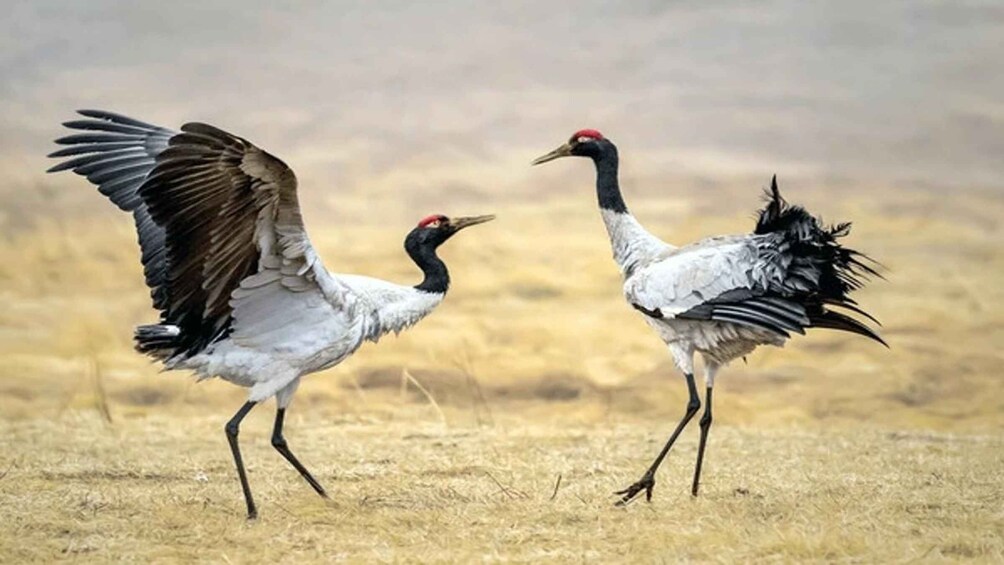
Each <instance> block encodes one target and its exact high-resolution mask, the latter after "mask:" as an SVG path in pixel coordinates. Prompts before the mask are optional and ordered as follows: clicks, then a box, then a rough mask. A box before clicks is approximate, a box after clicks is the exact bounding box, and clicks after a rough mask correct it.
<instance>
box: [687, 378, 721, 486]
mask: <svg viewBox="0 0 1004 565" xmlns="http://www.w3.org/2000/svg"><path fill="white" fill-rule="evenodd" d="M705 373H706V374H705V377H704V379H705V383H706V384H707V387H708V388H707V392H706V395H707V396H706V397H705V399H704V414H703V415H702V416H701V421H700V424H701V441H700V443H699V444H698V446H697V465H695V466H694V484H693V485H692V486H691V488H690V494H692V495H693V496H697V489H698V487H699V486H700V484H701V466H702V465H703V464H704V447H705V446H706V445H707V443H708V431H709V430H711V421H712V417H711V393H712V392H713V391H714V390H715V375H716V374H717V373H718V365H717V364H709V363H705Z"/></svg>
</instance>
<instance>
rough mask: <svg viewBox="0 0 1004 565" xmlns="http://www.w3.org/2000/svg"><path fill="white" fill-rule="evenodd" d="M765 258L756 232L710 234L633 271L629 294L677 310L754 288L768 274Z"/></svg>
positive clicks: (666, 311) (647, 304)
mask: <svg viewBox="0 0 1004 565" xmlns="http://www.w3.org/2000/svg"><path fill="white" fill-rule="evenodd" d="M761 263H762V261H761V260H760V259H759V257H758V251H757V245H756V243H755V242H754V241H753V240H752V237H750V236H731V237H721V238H713V239H708V240H704V241H701V242H699V243H696V244H694V245H690V246H687V247H682V248H680V249H679V250H677V251H675V252H673V253H671V254H670V255H669V256H667V257H666V258H665V259H662V260H661V261H657V262H654V263H652V264H650V265H648V266H646V267H643V268H641V269H639V270H638V271H636V272H635V273H633V274H632V276H631V277H629V278H628V279H627V280H626V281H625V282H624V296H625V298H627V300H628V302H630V303H632V304H637V305H639V306H642V307H644V308H646V309H648V310H651V311H654V310H657V309H658V310H659V311H661V312H662V314H663V315H664V316H667V317H670V316H675V315H676V314H679V313H681V312H686V311H687V310H690V309H691V308H693V307H695V306H697V305H698V304H701V303H704V302H706V301H708V300H711V299H713V298H715V297H716V296H719V295H721V294H724V293H725V292H728V291H730V290H734V289H738V288H753V287H754V286H756V285H757V284H759V283H760V281H758V280H757V279H758V278H760V276H763V275H760V273H759V271H762V270H763V269H762V266H763V265H762V264H761ZM758 275H760V276H758Z"/></svg>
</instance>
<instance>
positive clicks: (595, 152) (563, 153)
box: [530, 129, 613, 165]
mask: <svg viewBox="0 0 1004 565" xmlns="http://www.w3.org/2000/svg"><path fill="white" fill-rule="evenodd" d="M612 147H613V143H611V142H610V140H609V139H607V138H605V137H603V134H602V133H600V132H598V131H596V130H594V129H581V130H579V131H577V132H575V133H573V134H572V137H570V138H569V139H568V141H567V142H566V143H564V144H563V145H562V146H561V147H558V148H557V149H555V150H554V151H551V152H550V153H548V154H547V155H541V156H540V157H537V158H536V159H534V160H533V162H532V163H530V164H531V165H540V164H542V163H547V162H548V161H553V160H555V159H560V158H561V157H590V158H592V159H597V158H599V157H601V156H603V155H604V154H605V153H606V152H608V151H609V150H610V149H611V148H612Z"/></svg>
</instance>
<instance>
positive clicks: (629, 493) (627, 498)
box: [614, 473, 655, 506]
mask: <svg viewBox="0 0 1004 565" xmlns="http://www.w3.org/2000/svg"><path fill="white" fill-rule="evenodd" d="M654 488H655V477H653V476H652V475H650V474H648V473H646V474H645V476H644V477H642V478H641V480H639V481H638V482H636V483H635V484H633V485H631V486H629V487H628V488H626V489H624V490H619V491H617V492H615V493H614V494H621V495H623V496H622V497H621V499H620V500H618V501H617V506H626V505H627V503H629V502H631V500H632V499H634V497H636V496H638V493H640V492H641V491H643V490H644V491H645V501H646V502H652V489H654Z"/></svg>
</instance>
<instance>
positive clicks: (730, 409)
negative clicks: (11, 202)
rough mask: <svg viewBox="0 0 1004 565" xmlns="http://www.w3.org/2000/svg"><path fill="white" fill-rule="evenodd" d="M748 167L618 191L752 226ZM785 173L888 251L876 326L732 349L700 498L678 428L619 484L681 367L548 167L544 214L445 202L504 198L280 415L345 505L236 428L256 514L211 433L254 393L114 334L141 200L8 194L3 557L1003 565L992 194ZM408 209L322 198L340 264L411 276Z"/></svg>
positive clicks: (645, 445) (678, 392)
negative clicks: (663, 462)
mask: <svg viewBox="0 0 1004 565" xmlns="http://www.w3.org/2000/svg"><path fill="white" fill-rule="evenodd" d="M76 182H82V181H79V180H77V181H76ZM748 186H749V185H748V184H747V185H746V187H745V188H742V189H739V188H731V187H729V186H724V187H717V188H715V189H713V193H714V194H713V195H711V194H701V193H698V192H696V191H693V190H690V191H688V190H683V189H681V190H680V191H678V192H677V193H676V194H672V193H671V192H674V191H669V190H665V191H663V192H662V193H655V192H640V193H634V194H630V195H629V196H630V202H631V203H632V204H633V205H634V207H635V208H636V209H637V210H639V215H640V216H641V219H642V221H643V222H645V223H646V224H648V225H650V226H652V228H653V229H654V230H655V231H656V232H657V233H658V234H659V235H662V236H664V237H666V238H667V239H669V240H671V241H675V242H681V243H682V242H687V241H690V240H692V239H696V238H698V237H701V236H705V235H711V234H717V233H730V232H739V231H744V230H746V229H748V226H749V224H750V220H749V211H750V210H752V209H753V207H754V206H756V205H757V204H758V200H757V194H756V191H755V190H751V189H749V188H748ZM76 188H78V189H79V188H80V187H79V186H77V187H76ZM784 189H785V185H784V183H782V190H784ZM388 190H389V189H388ZM785 192H786V194H787V195H788V197H789V198H790V199H791V200H795V201H799V202H803V203H806V204H808V205H810V207H811V209H813V210H815V211H818V212H821V213H823V214H824V215H825V216H826V218H827V219H832V220H837V219H843V218H849V219H854V220H855V229H854V233H853V235H852V237H851V238H849V240H848V244H851V245H853V246H855V247H859V248H861V249H862V250H864V251H867V252H868V253H870V254H871V255H873V256H875V257H876V258H878V259H880V260H881V261H882V262H883V263H884V264H885V265H886V266H887V267H888V271H887V272H886V274H887V277H888V279H889V280H888V282H881V281H880V282H877V283H875V284H873V285H872V286H870V287H869V288H868V289H866V290H865V291H864V292H862V293H860V295H859V296H858V297H857V298H858V299H859V301H860V302H861V303H862V304H863V305H864V306H865V307H866V308H867V309H868V310H869V311H871V312H873V313H874V314H875V315H876V316H877V317H878V318H880V319H881V320H882V321H883V322H884V324H885V326H884V330H883V334H884V336H885V337H886V338H887V339H888V341H889V342H890V344H891V345H892V349H891V350H886V349H884V348H881V347H879V346H876V345H874V344H872V343H869V342H866V341H865V340H862V339H859V338H855V337H853V336H845V335H838V334H833V333H826V332H816V333H812V334H810V335H809V336H808V337H807V338H800V339H796V340H794V341H793V342H792V343H790V344H789V345H788V346H787V347H786V348H785V349H783V350H780V349H770V350H762V351H760V352H757V353H756V354H754V355H753V356H751V357H750V358H749V363H748V364H745V365H744V364H743V363H741V362H740V363H736V364H734V365H733V366H731V367H729V368H727V369H726V370H725V371H724V372H723V373H722V376H721V377H720V379H719V385H718V387H717V393H716V405H715V408H716V411H715V415H716V424H715V427H714V428H713V430H712V435H711V441H710V444H709V448H708V465H707V468H706V471H705V476H706V482H705V488H704V492H703V494H702V496H701V498H699V499H697V500H692V499H691V498H690V496H689V494H688V490H689V479H690V477H689V474H690V472H691V468H692V467H691V466H692V464H693V457H694V452H695V444H696V426H695V427H694V429H692V430H688V432H687V433H686V434H684V436H683V437H682V439H681V441H680V444H679V445H678V448H677V450H676V451H675V452H674V454H673V455H672V456H671V457H670V459H669V462H668V464H667V466H666V468H665V469H664V471H663V472H662V473H661V474H660V476H659V479H658V480H659V483H658V486H657V487H656V494H655V496H656V497H655V500H654V501H653V503H652V504H650V505H649V504H645V503H639V504H634V505H632V506H630V507H629V508H627V509H614V508H613V507H612V506H611V505H610V503H611V502H612V501H613V498H612V496H611V494H610V493H611V492H612V491H613V490H616V489H618V488H622V487H624V486H627V484H628V483H630V482H632V481H633V480H635V479H636V478H638V475H639V474H640V473H641V471H642V470H643V469H644V467H645V465H646V464H647V463H648V462H649V461H650V459H651V457H653V456H654V455H655V453H656V452H657V451H658V448H659V445H660V444H661V442H662V441H663V440H664V438H665V435H666V434H667V433H668V432H669V431H670V429H671V428H672V426H673V425H674V424H675V421H676V419H677V418H678V417H679V415H680V412H681V410H682V408H683V403H684V390H683V388H684V387H683V384H682V381H681V379H680V378H679V376H678V375H677V373H676V372H675V371H674V370H673V369H672V366H671V363H670V360H669V356H668V354H667V352H666V351H665V349H664V347H663V346H662V344H661V343H660V342H659V341H658V339H657V338H656V337H655V336H654V335H652V334H651V332H650V330H649V329H648V328H647V327H646V326H645V324H644V323H643V322H642V320H641V319H640V318H639V317H638V316H637V314H636V313H635V312H633V311H631V310H630V308H628V307H627V306H626V305H625V304H624V303H623V300H622V299H621V297H620V290H619V281H618V276H617V273H616V269H615V267H614V266H613V265H612V263H611V261H610V258H609V250H608V247H607V245H606V241H605V238H604V234H603V230H602V225H601V224H600V221H599V218H598V214H597V213H596V211H595V210H594V209H593V207H592V202H591V201H590V199H591V195H587V194H588V185H586V186H584V187H583V191H582V193H581V194H566V193H563V192H556V193H554V194H548V193H547V192H543V191H542V192H541V194H545V195H547V196H546V197H543V198H542V199H537V200H539V201H540V203H541V204H542V205H541V206H536V205H531V203H528V201H525V200H523V199H521V198H518V197H512V198H501V199H494V198H493V199H490V201H491V202H493V204H491V205H490V206H486V205H485V204H484V203H483V202H485V201H486V199H485V198H471V200H470V201H469V202H468V201H463V200H462V201H461V203H460V204H457V205H456V206H453V207H454V208H457V209H446V208H440V211H443V212H447V213H457V214H466V213H472V214H474V213H488V212H494V213H497V214H498V215H499V220H498V221H497V222H494V223H492V224H487V225H485V226H481V227H478V228H474V229H472V230H470V231H469V232H465V233H463V234H461V235H460V236H458V237H457V238H456V239H455V240H453V241H451V242H449V243H448V244H447V246H446V247H445V248H444V250H443V254H444V256H445V258H446V259H447V262H448V264H449V265H450V266H451V272H452V275H453V281H454V284H453V289H452V290H451V293H450V296H449V297H448V298H447V300H446V302H445V303H444V304H443V306H442V307H441V308H440V310H439V311H437V312H436V313H435V314H434V315H432V316H431V317H430V318H429V319H427V320H425V321H423V322H422V323H421V324H420V325H419V326H417V327H416V328H414V329H413V330H411V331H409V332H407V333H406V334H403V335H402V336H401V337H400V338H397V339H395V338H388V339H387V340H386V341H385V342H382V343H380V344H378V345H375V346H373V345H370V346H366V347H364V348H363V349H362V350H361V351H359V352H358V353H357V354H356V355H355V356H354V357H353V358H352V359H350V360H349V361H348V362H346V363H345V364H343V365H342V366H340V367H337V368H335V369H333V370H330V371H328V372H326V373H324V374H319V375H315V376H312V377H309V378H308V379H307V380H306V381H305V383H304V384H303V386H301V388H300V392H299V394H298V396H297V399H296V400H295V401H294V404H293V406H292V408H291V412H290V418H289V423H288V425H287V437H288V439H289V441H290V444H291V446H292V447H293V449H294V450H295V451H296V452H297V453H298V454H299V455H300V456H301V458H302V459H304V460H305V462H306V463H307V464H308V466H309V467H311V468H313V469H316V471H317V474H318V478H319V479H320V480H321V482H322V483H324V484H325V485H326V486H327V487H328V488H329V490H330V491H331V493H332V494H333V501H332V502H331V503H330V504H329V503H324V502H322V501H320V500H318V499H316V497H315V495H314V494H313V493H312V492H311V491H310V489H309V488H308V487H307V486H306V485H305V484H302V481H301V480H300V479H299V478H298V477H297V476H296V474H295V472H293V471H292V470H291V469H289V468H288V466H286V465H285V463H284V462H283V461H282V460H281V459H280V458H279V457H278V455H277V454H276V453H274V452H273V451H272V449H271V447H270V446H269V445H268V440H267V438H268V428H269V426H270V421H271V407H269V406H266V407H262V408H259V409H258V410H256V411H255V412H253V413H252V415H251V416H249V418H248V420H247V421H246V424H245V426H244V427H243V433H242V441H243V442H244V445H246V446H247V447H246V459H247V461H248V463H249V467H250V474H251V483H252V487H253V488H255V489H256V492H257V494H258V498H259V503H260V510H261V514H262V519H261V520H260V521H259V523H256V524H246V523H245V522H244V520H243V518H242V513H243V510H242V501H241V499H240V494H239V487H238V485H237V482H236V478H235V474H234V472H233V468H232V462H231V460H230V455H229V452H228V450H227V447H226V442H225V440H224V436H223V433H222V425H223V423H224V422H225V421H226V419H227V418H229V416H230V415H231V414H232V413H233V411H234V410H236V408H237V407H238V406H239V404H240V403H241V402H242V400H243V397H244V392H243V391H242V390H240V389H237V388H235V387H232V386H230V385H228V384H227V383H222V382H219V381H210V382H206V383H202V384H194V383H193V382H192V381H191V379H189V378H188V377H186V376H185V375H183V374H175V373H168V374H159V373H158V368H157V367H156V366H154V365H152V364H150V363H149V362H147V361H146V360H145V359H144V358H142V357H140V356H138V355H137V354H135V353H134V352H133V351H132V349H131V341H130V338H131V328H132V326H133V325H135V324H138V323H146V322H150V321H152V320H154V319H155V315H154V314H153V313H152V312H151V311H150V309H149V305H148V301H147V293H146V290H145V288H144V287H143V285H142V277H141V271H140V268H139V265H138V264H137V261H136V258H137V251H136V249H135V244H134V239H133V237H134V236H133V234H132V228H131V225H130V222H129V221H128V219H127V218H125V217H123V216H122V215H121V214H116V213H115V212H116V211H115V210H107V209H105V208H100V210H101V211H99V212H92V211H91V209H90V208H88V209H87V210H84V211H80V212H73V211H70V212H66V213H64V214H62V215H61V216H60V219H59V220H58V221H57V220H45V219H41V220H39V219H37V218H35V219H32V220H31V221H22V220H21V219H20V218H17V217H11V216H9V215H8V217H6V218H4V222H3V223H4V225H7V226H8V229H7V230H6V235H5V238H4V239H3V241H0V437H2V438H3V446H4V448H3V450H2V451H0V558H4V559H0V560H5V561H11V562H26V561H32V560H36V561H51V560H53V559H57V558H63V557H72V556H80V555H83V556H86V557H88V558H93V559H97V560H100V561H111V560H115V561H118V560H140V561H147V560H150V559H182V558H196V557H198V558H203V559H207V560H212V561H227V560H230V561H246V560H261V561H267V560H272V559H277V558H279V559H285V560H288V561H300V560H303V559H306V560H317V561H328V560H343V561H391V562H401V561H479V560H485V561H533V560H549V561H564V562H568V561H589V562H609V561H623V562H637V561H648V562H652V561H656V562H660V561H661V562H672V561H679V560H698V561H704V560H710V561H723V562H734V561H745V560H781V561H801V560H817V561H834V560H858V561H866V562H874V561H892V560H901V559H903V560H909V559H921V560H940V559H965V558H972V559H976V560H982V561H992V560H1000V559H1004V541H1002V536H1004V514H1002V512H1001V508H1002V507H1004V500H1002V497H1004V495H1002V492H1004V484H1002V479H1001V473H1000V470H1001V468H1002V463H1004V461H1002V453H1004V451H1002V448H1004V395H1001V394H1000V377H1001V369H1000V367H1002V366H1004V354H1002V353H1001V351H1000V349H999V346H1000V344H1001V343H1004V306H1002V304H1004V291H1002V290H1001V286H1000V281H1001V280H1002V275H1004V254H1002V253H1001V250H1002V245H1001V241H1004V234H1002V230H1001V225H1000V220H1001V218H1004V206H1002V204H1001V202H1000V199H999V198H995V197H993V196H992V195H980V194H964V195H960V196H958V197H956V198H953V199H949V200H948V201H945V199H944V198H942V197H940V196H939V195H935V194H929V193H924V192H916V191H914V192H906V191H896V190H893V189H884V188H883V189H882V190H876V191H863V190H862V191H854V190H841V191H839V192H834V191H832V190H827V191H823V190H820V189H815V188H812V187H802V188H801V189H799V188H798V187H797V185H795V186H791V187H789V188H788V190H786V191H785ZM381 194H389V192H388V191H387V190H385V191H383V192H382V193H381ZM836 195H839V198H837V197H835V196H836ZM712 196H713V197H712ZM307 198H308V199H310V198H314V199H315V201H316V200H319V199H320V198H321V197H320V196H318V195H317V194H314V195H313V196H310V195H307ZM94 202H96V203H98V204H103V203H101V202H100V199H99V198H98V197H97V196H95V198H94ZM394 202H395V201H394V200H393V199H389V198H388V199H385V200H382V201H380V202H379V208H377V207H376V205H375V204H374V203H373V202H372V200H371V198H370V197H367V198H364V197H362V196H352V195H349V196H348V197H347V198H344V199H341V200H339V203H338V205H339V207H338V208H337V209H335V210H334V211H329V210H328V208H327V207H326V206H325V205H324V203H321V204H320V205H319V206H315V207H313V208H311V210H314V212H312V213H308V223H309V228H310V231H311V234H312V237H313V240H314V242H315V244H316V246H317V247H318V248H319V249H320V251H321V254H322V256H323V257H324V258H325V262H326V264H327V265H328V266H329V268H331V269H332V270H335V271H344V272H357V273H364V274H369V275H374V276H379V277H383V278H387V279H391V280H396V281H400V282H408V281H416V280H417V273H416V272H415V270H414V267H413V266H412V265H410V264H409V262H408V260H407V258H406V257H405V256H404V254H403V252H402V251H401V240H402V238H403V235H404V233H406V232H407V230H408V229H409V228H410V226H411V224H412V223H413V221H414V220H415V219H417V218H418V217H420V216H421V215H424V214H425V213H427V212H430V211H433V210H427V209H425V206H424V205H423V206H421V207H418V206H417V205H416V204H415V203H414V202H409V203H407V204H395V203H394ZM315 203H316V202H315ZM536 203H537V201H534V202H533V203H532V204H536ZM88 206H90V204H88ZM95 207H97V205H96V204H95ZM419 208H420V209H419ZM405 368H406V369H407V370H408V372H409V374H410V375H411V376H412V377H413V380H412V379H403V378H402V370H403V369H405ZM416 383H417V385H420V387H419V386H416ZM559 476H560V477H561V485H560V488H559V489H558V493H557V495H555V496H554V498H553V500H552V494H553V492H554V486H555V482H556V480H557V478H558V477H559Z"/></svg>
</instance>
